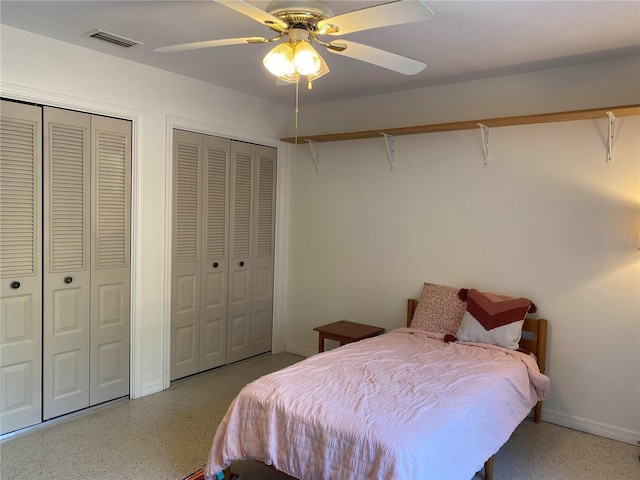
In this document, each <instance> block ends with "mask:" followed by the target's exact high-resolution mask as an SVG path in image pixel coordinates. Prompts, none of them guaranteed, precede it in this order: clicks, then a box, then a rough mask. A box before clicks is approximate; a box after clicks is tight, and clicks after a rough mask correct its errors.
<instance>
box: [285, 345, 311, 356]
mask: <svg viewBox="0 0 640 480" xmlns="http://www.w3.org/2000/svg"><path fill="white" fill-rule="evenodd" d="M284 351H285V352H287V353H293V354H294V355H300V356H302V357H310V356H311V355H315V354H316V353H318V351H317V350H313V349H310V348H304V347H299V346H297V345H290V344H287V343H285V345H284Z"/></svg>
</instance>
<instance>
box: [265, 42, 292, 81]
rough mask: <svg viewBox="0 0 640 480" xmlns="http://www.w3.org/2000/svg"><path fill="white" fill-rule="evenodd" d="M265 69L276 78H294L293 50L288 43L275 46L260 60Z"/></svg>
mask: <svg viewBox="0 0 640 480" xmlns="http://www.w3.org/2000/svg"><path fill="white" fill-rule="evenodd" d="M262 63H263V64H264V66H265V68H266V69H267V70H269V72H271V73H272V74H273V75H275V76H276V77H286V76H294V75H295V74H296V71H295V65H294V63H293V48H291V45H289V44H288V43H281V44H279V45H276V46H275V47H274V48H273V49H272V50H271V51H270V52H269V53H267V54H266V55H265V57H264V59H263V60H262Z"/></svg>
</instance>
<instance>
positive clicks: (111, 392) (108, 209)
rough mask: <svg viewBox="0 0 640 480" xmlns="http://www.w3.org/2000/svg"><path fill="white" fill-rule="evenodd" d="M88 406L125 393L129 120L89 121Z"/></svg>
mask: <svg viewBox="0 0 640 480" xmlns="http://www.w3.org/2000/svg"><path fill="white" fill-rule="evenodd" d="M91 198H92V201H91V205H92V208H91V347H90V352H91V361H90V365H91V369H90V379H91V382H90V383H91V384H90V405H96V404H98V403H102V402H106V401H108V400H112V399H114V398H118V397H122V396H124V395H128V394H129V323H130V318H129V304H130V302H129V295H130V294H129V292H130V284H131V280H130V278H131V273H130V244H131V234H130V211H131V123H130V122H128V121H126V120H117V119H114V118H107V117H100V116H95V115H94V116H93V117H92V121H91Z"/></svg>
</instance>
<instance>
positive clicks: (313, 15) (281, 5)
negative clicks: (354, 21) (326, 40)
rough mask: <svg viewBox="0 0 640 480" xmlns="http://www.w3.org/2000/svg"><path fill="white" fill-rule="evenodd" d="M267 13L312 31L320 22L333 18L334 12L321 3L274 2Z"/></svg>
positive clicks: (291, 0) (284, 0) (268, 6)
mask: <svg viewBox="0 0 640 480" xmlns="http://www.w3.org/2000/svg"><path fill="white" fill-rule="evenodd" d="M266 11H267V12H268V13H270V14H271V15H273V16H274V17H277V18H279V19H280V20H282V21H284V22H286V23H287V24H288V25H290V26H293V25H304V26H305V27H306V28H308V29H310V30H312V31H313V30H315V29H316V25H317V23H318V22H319V21H320V20H324V19H325V18H329V17H332V16H333V10H331V8H329V6H328V5H326V4H325V3H323V2H319V1H300V0H297V1H296V0H274V1H272V2H271V3H269V5H267V8H266Z"/></svg>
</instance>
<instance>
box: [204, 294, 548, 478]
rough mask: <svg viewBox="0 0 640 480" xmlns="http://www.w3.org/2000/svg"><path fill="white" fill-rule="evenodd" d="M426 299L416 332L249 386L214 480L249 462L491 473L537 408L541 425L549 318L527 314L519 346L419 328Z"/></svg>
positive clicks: (324, 474) (214, 452) (429, 474)
mask: <svg viewBox="0 0 640 480" xmlns="http://www.w3.org/2000/svg"><path fill="white" fill-rule="evenodd" d="M427 285H429V284H425V289H426V286H427ZM447 288H448V287H447ZM460 291H461V292H462V290H460ZM423 296H424V290H423ZM469 302H471V300H469ZM436 303H437V302H436ZM423 305H424V302H423V298H422V297H421V299H420V302H419V301H417V300H415V299H409V300H408V302H407V327H403V328H398V329H395V330H392V331H390V332H387V333H385V334H383V335H380V336H377V337H374V338H369V339H366V340H362V341H360V342H356V343H351V344H347V345H345V346H342V347H340V348H337V349H334V350H330V351H328V352H324V353H320V354H317V355H314V356H312V357H309V358H307V359H305V360H303V361H301V362H299V363H296V364H294V365H292V366H290V367H287V368H285V369H283V370H280V371H278V372H274V373H272V374H269V375H266V376H264V377H261V378H260V379H258V380H256V381H255V382H252V383H250V384H248V385H247V386H246V387H244V388H243V389H242V391H241V392H240V393H239V394H238V396H237V397H236V399H235V400H234V401H233V402H232V404H231V406H230V407H229V410H228V411H227V413H226V415H225V417H224V419H223V420H222V422H221V423H220V425H219V427H218V429H217V432H216V434H215V436H214V439H213V444H212V447H211V450H210V454H209V458H208V462H207V466H206V467H205V470H204V477H205V479H206V480H214V479H221V478H227V479H228V478H234V476H233V473H232V472H231V470H230V465H231V462H232V461H235V460H245V459H253V460H257V461H259V462H262V463H264V464H266V465H269V466H271V467H273V468H275V469H276V470H278V471H280V472H282V473H284V474H286V475H288V476H290V477H293V478H297V479H301V480H316V479H346V478H349V479H353V480H355V479H380V480H383V479H385V480H391V479H393V480H404V479H471V478H472V477H473V476H474V474H475V473H476V472H478V471H481V470H482V469H483V467H484V474H485V478H487V479H491V477H492V474H493V461H494V460H493V459H494V455H495V453H496V452H497V451H498V450H499V449H500V447H501V446H502V445H503V444H504V443H505V442H506V441H507V440H508V439H509V437H510V436H511V434H512V433H513V431H514V430H515V428H516V427H517V426H518V425H519V424H520V423H521V422H522V420H524V419H525V418H526V417H527V416H528V415H529V414H530V412H532V410H533V417H534V421H535V422H540V417H541V411H542V400H543V399H544V398H545V396H546V395H547V393H548V391H549V379H548V377H546V376H545V375H544V371H545V354H546V352H545V349H546V332H547V321H546V320H544V319H532V318H525V319H523V321H522V325H521V328H522V335H521V338H520V339H519V342H518V344H517V345H516V347H517V349H513V348H504V347H502V346H498V345H492V344H488V343H482V342H472V341H459V340H458V339H457V338H453V339H452V338H451V336H452V335H451V334H447V333H443V332H433V331H428V330H425V329H424V328H416V326H417V323H416V321H415V318H414V317H415V316H416V310H417V308H418V307H419V306H423ZM465 305H466V303H465ZM465 315H468V312H466V311H465ZM525 317H526V312H525ZM465 318H466V317H465ZM433 330H437V328H433ZM457 332H458V333H461V334H462V333H463V332H462V327H460V329H458V330H457ZM448 337H449V338H448ZM519 337H520V335H519Z"/></svg>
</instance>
